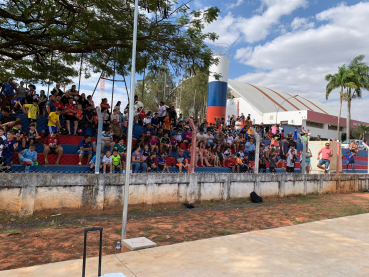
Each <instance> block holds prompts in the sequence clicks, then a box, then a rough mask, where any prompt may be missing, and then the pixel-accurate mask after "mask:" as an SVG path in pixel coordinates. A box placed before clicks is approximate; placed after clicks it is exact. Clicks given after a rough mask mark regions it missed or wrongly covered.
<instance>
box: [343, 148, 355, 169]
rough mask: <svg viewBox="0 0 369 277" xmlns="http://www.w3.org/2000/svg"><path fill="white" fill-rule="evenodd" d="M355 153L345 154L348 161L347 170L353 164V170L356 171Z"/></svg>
mask: <svg viewBox="0 0 369 277" xmlns="http://www.w3.org/2000/svg"><path fill="white" fill-rule="evenodd" d="M354 155H355V153H350V152H346V155H343V156H344V157H346V159H347V163H346V172H347V171H348V168H349V165H350V164H351V167H352V171H353V172H354V173H355V159H354Z"/></svg>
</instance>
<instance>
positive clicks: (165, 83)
mask: <svg viewBox="0 0 369 277" xmlns="http://www.w3.org/2000/svg"><path fill="white" fill-rule="evenodd" d="M166 86H167V72H165V76H164V97H163V101H164V102H165V87H166Z"/></svg>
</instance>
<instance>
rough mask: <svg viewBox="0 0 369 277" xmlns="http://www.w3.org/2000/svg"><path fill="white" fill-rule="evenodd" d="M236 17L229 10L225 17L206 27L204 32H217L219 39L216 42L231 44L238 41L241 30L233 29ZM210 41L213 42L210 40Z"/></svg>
mask: <svg viewBox="0 0 369 277" xmlns="http://www.w3.org/2000/svg"><path fill="white" fill-rule="evenodd" d="M235 22H236V19H235V18H234V17H233V15H232V13H231V12H229V13H228V14H227V15H226V16H225V17H219V18H218V20H217V21H215V22H213V23H212V24H210V25H208V26H206V27H205V29H204V32H205V33H207V32H215V33H216V34H217V35H218V36H219V39H218V40H217V41H215V43H227V44H229V45H231V44H233V43H234V42H236V41H237V39H238V38H239V36H240V33H239V32H237V31H236V32H233V31H232V29H233V27H234V24H235ZM208 42H209V43H212V42H210V41H208Z"/></svg>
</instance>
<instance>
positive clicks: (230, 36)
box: [205, 0, 308, 44]
mask: <svg viewBox="0 0 369 277" xmlns="http://www.w3.org/2000/svg"><path fill="white" fill-rule="evenodd" d="M242 2H243V0H237V3H236V4H232V5H237V4H239V3H240V4H241V3H242ZM232 5H231V6H232ZM307 5H308V1H307V0H261V6H260V8H259V9H257V10H256V11H255V12H256V13H259V12H260V13H261V14H255V15H254V16H252V17H250V18H243V17H234V16H233V14H232V13H230V12H229V13H228V14H227V15H226V16H225V17H219V18H218V20H217V21H215V22H213V23H212V24H210V25H208V26H206V28H205V32H215V33H217V34H218V35H219V37H220V38H219V40H218V41H216V43H217V42H218V43H227V44H233V43H234V42H236V41H237V40H238V39H239V38H241V39H242V40H243V41H246V42H249V43H254V42H257V41H260V40H263V39H265V38H266V37H267V36H268V35H269V33H270V30H271V28H272V26H274V25H276V24H278V23H279V20H280V18H281V17H282V16H284V15H288V14H291V13H292V12H293V11H295V10H296V9H298V8H301V7H303V8H305V7H307ZM281 31H283V30H281ZM209 43H211V42H209Z"/></svg>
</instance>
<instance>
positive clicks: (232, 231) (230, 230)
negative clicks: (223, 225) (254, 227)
mask: <svg viewBox="0 0 369 277" xmlns="http://www.w3.org/2000/svg"><path fill="white" fill-rule="evenodd" d="M219 234H220V235H222V236H227V235H232V234H237V231H235V230H234V229H233V228H231V229H223V230H221V231H219Z"/></svg>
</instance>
